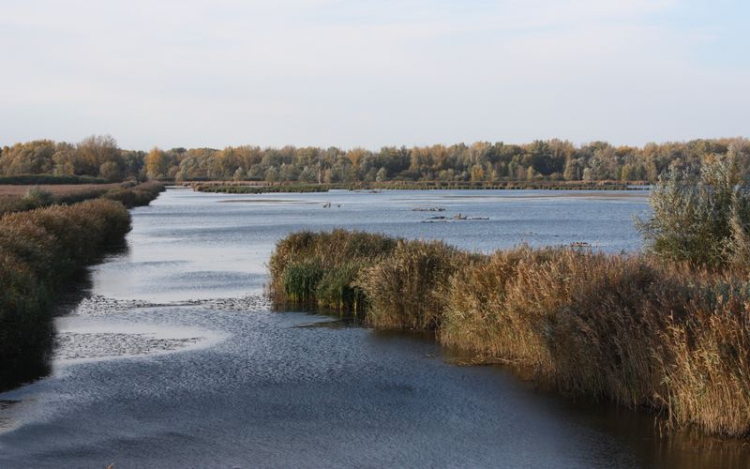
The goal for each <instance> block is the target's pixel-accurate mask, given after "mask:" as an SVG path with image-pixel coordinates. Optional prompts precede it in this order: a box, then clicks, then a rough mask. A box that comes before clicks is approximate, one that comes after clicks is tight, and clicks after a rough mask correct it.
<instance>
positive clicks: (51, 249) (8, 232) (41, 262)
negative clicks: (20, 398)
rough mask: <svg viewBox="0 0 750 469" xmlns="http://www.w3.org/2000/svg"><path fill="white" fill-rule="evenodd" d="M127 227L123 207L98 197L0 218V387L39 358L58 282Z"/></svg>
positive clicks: (45, 348)
mask: <svg viewBox="0 0 750 469" xmlns="http://www.w3.org/2000/svg"><path fill="white" fill-rule="evenodd" d="M129 230H130V215H129V214H128V211H127V210H126V209H125V207H123V205H122V204H120V203H117V202H113V201H109V200H101V199H100V200H91V201H86V202H81V203H79V204H75V205H70V206H61V205H56V206H52V207H48V208H42V209H36V210H31V211H27V212H22V213H13V214H9V215H6V216H4V217H2V218H1V219H0V291H2V296H0V370H2V372H0V388H5V387H9V386H11V385H13V384H15V383H16V382H19V380H20V381H23V380H25V379H28V378H30V377H31V376H30V375H29V373H31V371H30V369H27V368H28V367H29V366H31V367H32V368H34V367H35V366H37V365H39V363H42V362H44V359H45V358H46V354H47V352H48V350H49V344H50V339H51V333H50V332H51V305H52V300H53V298H54V297H55V295H56V294H57V293H58V290H59V286H60V284H61V282H63V281H64V280H66V279H67V278H69V277H70V276H71V275H72V274H73V273H75V272H76V271H77V270H78V269H80V268H81V267H83V266H84V265H86V264H87V263H89V262H91V261H92V260H93V259H94V258H95V257H96V256H98V255H99V254H100V253H101V250H102V249H103V248H104V247H105V246H106V245H108V244H110V243H113V242H116V241H119V240H121V239H122V238H123V236H124V235H125V234H126V233H127V232H128V231H129ZM30 364H31V365H30ZM11 380H12V381H11Z"/></svg>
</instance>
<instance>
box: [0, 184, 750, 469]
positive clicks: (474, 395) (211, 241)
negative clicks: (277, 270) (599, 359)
mask: <svg viewBox="0 0 750 469" xmlns="http://www.w3.org/2000/svg"><path fill="white" fill-rule="evenodd" d="M328 202H330V204H331V208H324V204H326V203H328ZM430 207H440V208H444V209H445V211H441V212H428V211H414V210H413V209H415V208H430ZM647 210H648V208H647V203H646V199H645V197H644V196H643V195H642V194H633V193H585V192H576V193H563V192H537V191H510V192H506V191H476V192H474V191H455V192H452V191H435V192H406V191H404V192H401V191H394V192H384V193H350V192H332V193H328V194H274V195H262V196H247V195H209V194H198V193H193V192H191V191H188V190H180V189H175V190H170V191H168V192H167V193H165V194H163V195H162V196H161V197H160V198H159V199H157V200H156V201H155V202H153V203H152V206H150V207H144V208H139V209H136V210H134V211H133V228H134V229H133V231H132V233H131V234H130V235H129V236H128V248H127V250H125V251H124V252H121V253H118V254H116V255H113V256H111V257H109V258H107V259H106V260H105V262H104V263H102V264H101V265H98V266H96V267H94V268H92V269H91V275H90V277H89V282H90V284H89V285H88V286H87V287H86V288H85V293H86V294H85V297H84V299H83V300H82V301H80V302H79V301H75V302H74V303H73V304H72V305H71V307H70V308H69V310H70V311H69V313H68V314H66V315H65V316H62V317H60V318H59V319H58V321H57V329H58V333H59V334H58V335H59V337H58V348H57V351H56V356H55V362H54V372H53V374H52V376H49V377H47V378H45V379H43V380H40V381H38V382H36V383H33V384H31V385H28V386H25V387H23V388H20V389H17V390H15V391H12V392H7V393H4V394H0V467H2V468H16V467H20V468H26V467H29V468H44V467H55V468H58V467H92V468H94V467H98V468H103V467H106V466H107V465H108V464H113V463H114V464H115V467H116V468H118V469H120V468H131V467H133V468H135V467H144V468H153V467H165V468H171V467H175V468H185V467H217V468H233V467H243V468H244V467H513V468H515V467H529V468H561V467H563V468H594V467H596V468H626V467H645V468H652V467H653V468H672V467H680V468H703V467H708V468H720V467H745V466H746V464H747V461H748V460H750V459H749V458H750V456H748V455H749V454H750V452H748V450H747V449H746V448H744V447H742V446H741V445H738V444H732V443H725V442H716V441H710V440H708V439H706V438H700V437H691V436H690V435H687V434H678V435H676V436H674V437H670V438H664V439H660V438H659V437H658V428H657V427H656V426H655V420H654V419H653V418H652V417H650V416H647V415H644V414H641V413H636V412H630V411H624V410H618V409H614V408H612V407H611V406H592V405H588V404H586V403H575V402H572V401H570V400H566V399H563V398H560V397H557V396H554V395H552V394H548V393H545V392H542V391H539V390H536V389H534V388H533V386H531V385H529V384H528V383H524V382H523V381H521V380H519V379H518V378H516V377H515V376H514V375H513V374H511V373H510V372H509V371H507V370H504V369H502V368H497V367H473V368H472V367H459V366H454V365H451V364H449V362H448V361H447V360H446V358H448V357H446V356H445V355H444V352H443V351H442V350H441V349H440V348H439V347H437V346H436V345H435V344H434V342H433V341H432V340H431V339H430V338H429V337H420V336H416V335H408V334H393V333H380V332H374V331H370V330H367V329H364V328H360V327H348V326H347V325H345V324H342V323H340V322H336V321H334V320H333V319H332V318H327V317H325V316H315V315H310V314H305V313H297V312H288V313H272V312H270V310H269V307H268V305H267V303H266V301H265V300H264V299H263V297H262V295H261V293H262V289H263V285H264V283H266V281H267V274H266V266H265V263H266V262H267V260H268V257H269V255H270V253H271V251H272V249H273V245H274V243H275V242H276V241H277V240H278V239H280V238H282V237H283V236H285V235H286V234H287V233H289V232H292V231H296V230H299V229H303V228H304V229H311V230H327V229H331V228H334V227H345V228H353V229H360V230H368V231H377V232H382V233H387V234H392V235H398V236H404V237H409V238H424V239H444V240H446V241H447V242H449V243H451V244H454V245H457V246H460V247H462V248H466V249H471V250H477V251H491V250H493V249H497V248H505V247H510V246H513V245H516V244H519V243H522V242H525V243H528V244H531V245H534V246H537V245H550V244H552V245H560V244H569V243H571V242H588V243H590V244H591V245H593V246H595V248H596V249H601V250H604V251H607V252H619V251H632V250H636V249H639V248H640V239H639V236H638V234H637V233H636V231H635V230H634V228H633V223H632V217H633V216H634V215H643V214H645V213H647ZM458 213H460V214H462V215H463V216H467V217H469V218H481V219H476V220H462V221H456V220H453V219H452V218H453V217H454V215H456V214H458ZM439 216H444V217H446V218H447V219H448V220H447V221H445V220H430V218H431V217H439ZM484 218H487V219H486V220H485V219H484Z"/></svg>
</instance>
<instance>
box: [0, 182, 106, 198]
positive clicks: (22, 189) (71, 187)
mask: <svg viewBox="0 0 750 469" xmlns="http://www.w3.org/2000/svg"><path fill="white" fill-rule="evenodd" d="M118 187H120V183H119V182H117V183H111V184H46V185H18V184H0V197H23V196H24V195H26V193H27V192H29V189H31V188H39V189H41V190H43V191H46V192H49V193H51V194H53V195H68V194H72V193H78V192H88V191H92V190H109V189H114V188H118Z"/></svg>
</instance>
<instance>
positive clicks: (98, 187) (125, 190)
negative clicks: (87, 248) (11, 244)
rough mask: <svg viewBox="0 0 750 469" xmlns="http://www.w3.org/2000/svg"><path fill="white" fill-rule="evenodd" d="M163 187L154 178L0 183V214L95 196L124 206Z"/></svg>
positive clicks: (148, 199)
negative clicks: (100, 181) (103, 182)
mask: <svg viewBox="0 0 750 469" xmlns="http://www.w3.org/2000/svg"><path fill="white" fill-rule="evenodd" d="M163 191H164V185H163V184H162V183H160V182H158V181H149V182H144V183H140V184H137V183H134V182H125V183H113V184H71V185H42V186H36V185H27V186H24V185H0V216H2V215H5V214H6V213H16V212H24V211H28V210H34V209H37V208H44V207H49V206H52V205H69V204H75V203H78V202H83V201H84V200H92V199H98V198H104V199H109V200H115V201H117V202H120V203H122V204H123V205H125V207H126V208H133V207H138V206H141V205H148V204H149V203H150V202H151V201H152V200H153V199H155V198H156V196H158V195H159V194H160V193H161V192H163Z"/></svg>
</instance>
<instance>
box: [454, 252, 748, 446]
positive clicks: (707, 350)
mask: <svg viewBox="0 0 750 469" xmlns="http://www.w3.org/2000/svg"><path fill="white" fill-rule="evenodd" d="M749 287H750V285H748V283H747V282H746V281H745V280H743V279H740V278H737V277H734V276H732V274H717V273H715V272H714V273H709V272H702V271H693V270H690V269H688V268H687V267H685V266H680V265H674V264H663V263H660V262H658V261H655V260H653V259H651V258H647V257H643V256H609V255H604V254H584V253H577V252H573V251H570V250H565V249H557V250H554V249H546V250H541V251H535V250H530V249H528V248H521V249H517V250H513V251H509V252H498V253H496V254H494V255H493V256H491V258H490V259H488V260H485V261H483V262H477V263H473V264H471V266H470V267H468V268H467V269H464V270H463V271H461V272H459V273H457V274H456V275H454V277H453V278H452V279H451V288H450V289H449V294H448V304H449V306H448V308H447V309H446V312H445V315H444V317H443V327H442V328H441V330H440V341H441V343H443V344H444V345H447V346H452V347H457V348H459V349H461V350H463V351H464V352H470V353H473V354H475V361H480V362H481V361H485V362H498V361H499V362H503V361H507V362H513V363H516V364H518V365H520V366H523V367H524V368H526V369H528V370H531V372H532V376H533V379H535V380H537V381H541V382H545V383H548V384H552V385H554V386H556V387H557V388H558V389H561V390H562V391H564V392H567V393H575V394H586V395H589V396H594V397H596V398H602V399H610V400H613V401H615V402H617V403H619V404H622V405H626V406H631V407H634V406H645V407H649V408H653V409H657V410H660V411H665V412H666V413H667V415H668V416H669V417H670V421H671V422H672V423H673V424H674V425H678V426H681V425H686V424H696V425H697V426H699V427H700V428H702V429H703V430H705V431H707V432H710V433H716V434H725V435H732V436H747V435H750V326H749V325H748V314H750V311H749V310H748V307H749V306H750V288H749Z"/></svg>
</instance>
